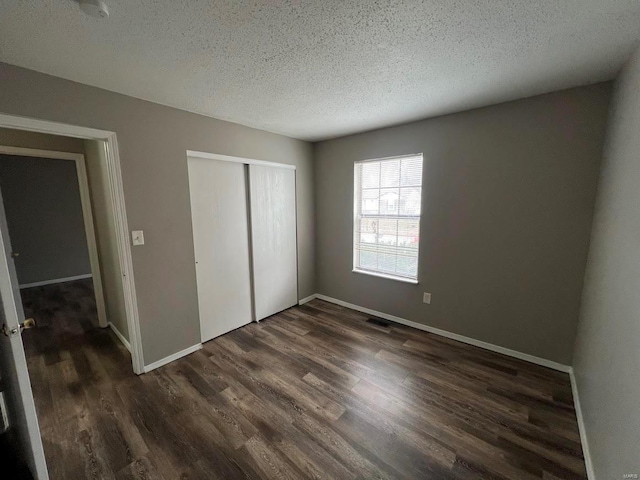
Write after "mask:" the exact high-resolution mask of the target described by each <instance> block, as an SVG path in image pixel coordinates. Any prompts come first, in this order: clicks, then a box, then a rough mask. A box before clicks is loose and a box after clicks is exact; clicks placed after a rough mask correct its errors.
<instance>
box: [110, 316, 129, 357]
mask: <svg viewBox="0 0 640 480" xmlns="http://www.w3.org/2000/svg"><path fill="white" fill-rule="evenodd" d="M107 325H109V327H110V328H111V330H113V333H115V334H116V337H118V340H120V341H121V342H122V344H123V345H124V346H125V347H126V349H127V350H129V353H131V344H130V343H129V340H127V339H126V338H124V335H122V333H120V330H118V327H116V326H115V325H114V324H113V323H111V322H109V323H108V324H107Z"/></svg>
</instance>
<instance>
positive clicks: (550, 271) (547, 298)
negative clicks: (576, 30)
mask: <svg viewBox="0 0 640 480" xmlns="http://www.w3.org/2000/svg"><path fill="white" fill-rule="evenodd" d="M610 90H611V85H610V84H609V83H604V84H599V85H594V86H590V87H584V88H577V89H572V90H566V91H562V92H557V93H552V94H548V95H542V96H538V97H533V98H528V99H525V100H519V101H515V102H509V103H504V104H500V105H496V106H491V107H487V108H482V109H477V110H471V111H467V112H462V113H458V114H454V115H448V116H443V117H438V118H432V119H428V120H424V121H420V122H416V123H411V124H407V125H403V126H399V127H393V128H386V129H382V130H376V131H373V132H368V133H364V134H360V135H354V136H349V137H344V138H339V139H335V140H329V141H325V142H321V143H318V144H316V146H315V152H316V158H315V176H316V207H317V212H316V215H317V231H318V238H317V251H316V258H317V271H318V272H317V273H318V277H317V282H318V289H317V290H318V292H319V293H322V294H325V295H328V296H331V297H335V298H338V299H341V300H344V301H347V302H350V303H354V304H357V305H361V306H365V307H368V308H371V309H374V310H378V311H381V312H384V313H388V314H392V315H396V316H399V317H403V318H406V319H409V320H412V321H415V322H420V323H424V324H427V325H431V326H433V327H437V328H441V329H444V330H448V331H450V332H454V333H458V334H462V335H466V336H468V337H471V338H474V339H479V340H483V341H486V342H490V343H493V344H496V345H500V346H503V347H507V348H511V349H514V350H517V351H520V352H525V353H528V354H531V355H535V356H538V357H542V358H545V359H549V360H553V361H556V362H560V363H563V364H571V359H572V350H573V342H574V338H575V331H576V324H577V321H578V311H579V303H580V293H581V290H582V284H583V277H584V269H585V262H586V258H587V251H588V246H589V232H590V229H591V220H592V212H593V206H594V202H595V196H596V185H597V180H598V171H599V167H600V161H601V154H602V144H603V137H604V132H605V123H606V117H607V109H608V105H609V97H610ZM417 152H423V153H424V159H425V164H424V180H423V187H424V189H423V209H422V212H423V214H422V224H421V245H420V265H419V272H418V275H419V285H411V284H406V283H400V282H397V281H393V280H387V279H382V278H376V277H371V276H366V275H362V274H358V273H352V271H351V270H352V238H353V237H352V228H353V226H352V222H353V162H354V161H356V160H363V159H369V158H376V157H387V156H393V155H401V154H409V153H417ZM422 292H431V293H432V294H433V299H432V304H431V305H425V304H423V303H422Z"/></svg>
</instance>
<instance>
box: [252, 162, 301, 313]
mask: <svg viewBox="0 0 640 480" xmlns="http://www.w3.org/2000/svg"><path fill="white" fill-rule="evenodd" d="M249 192H250V205H251V247H252V252H253V285H254V301H255V314H256V319H257V320H261V319H263V318H266V317H268V316H270V315H273V314H274V313H277V312H280V311H282V310H285V309H287V308H289V307H291V306H293V305H296V304H297V303H298V262H297V243H296V177H295V170H293V169H289V168H280V167H265V166H262V165H249Z"/></svg>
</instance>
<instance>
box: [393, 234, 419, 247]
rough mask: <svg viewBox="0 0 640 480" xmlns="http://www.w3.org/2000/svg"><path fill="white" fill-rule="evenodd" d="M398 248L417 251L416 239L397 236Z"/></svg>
mask: <svg viewBox="0 0 640 480" xmlns="http://www.w3.org/2000/svg"><path fill="white" fill-rule="evenodd" d="M398 246H399V247H405V248H411V249H417V248H418V237H404V236H398Z"/></svg>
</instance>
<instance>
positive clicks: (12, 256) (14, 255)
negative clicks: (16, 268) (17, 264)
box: [11, 252, 20, 258]
mask: <svg viewBox="0 0 640 480" xmlns="http://www.w3.org/2000/svg"><path fill="white" fill-rule="evenodd" d="M19 255H20V252H11V258H16V257H18V256H19Z"/></svg>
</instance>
